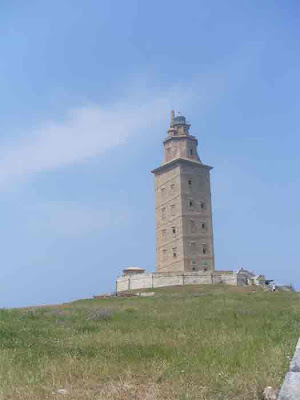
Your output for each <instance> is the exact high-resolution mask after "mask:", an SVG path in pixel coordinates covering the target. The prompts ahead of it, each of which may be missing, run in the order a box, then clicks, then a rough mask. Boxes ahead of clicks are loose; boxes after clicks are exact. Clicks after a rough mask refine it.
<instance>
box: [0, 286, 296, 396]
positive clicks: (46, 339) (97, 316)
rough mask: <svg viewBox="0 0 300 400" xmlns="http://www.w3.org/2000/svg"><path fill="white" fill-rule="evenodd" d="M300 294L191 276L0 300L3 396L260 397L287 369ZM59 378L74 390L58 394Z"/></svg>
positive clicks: (0, 386) (0, 387)
mask: <svg viewBox="0 0 300 400" xmlns="http://www.w3.org/2000/svg"><path fill="white" fill-rule="evenodd" d="M299 300H300V298H299V294H298V293H291V292H286V293H268V292H264V291H263V290H260V289H256V290H255V289H253V288H248V289H239V288H230V287H223V286H186V287H180V288H179V287H178V288H164V289H160V290H156V295H155V296H154V297H131V298H111V299H104V300H100V299H99V300H81V301H77V302H74V303H71V304H64V305H61V306H51V307H43V308H34V309H32V310H28V309H25V310H24V309H23V310H1V311H0V376H1V379H0V399H1V400H4V399H5V400H8V399H11V400H21V399H22V400H47V399H61V398H62V397H63V398H69V399H72V400H83V399H85V400H86V399H89V400H96V399H97V400H100V399H101V400H102V399H103V400H104V399H105V400H112V399H118V400H161V399H162V400H163V399H168V400H171V399H172V400H174V399H179V400H188V399H197V400H198V399H199V400H204V399H207V400H208V399H209V400H252V399H261V393H262V391H263V389H264V388H265V387H266V386H273V387H279V386H280V385H281V383H282V381H283V378H284V375H285V373H286V371H287V369H288V363H289V360H288V357H291V356H292V355H293V352H294V348H295V345H296V342H297V339H298V337H299V336H300V335H299V332H300V301H299ZM103 310H105V311H104V312H103ZM107 310H109V311H107ZM60 388H64V389H66V390H67V391H68V394H66V395H62V394H53V392H55V391H56V390H57V389H60Z"/></svg>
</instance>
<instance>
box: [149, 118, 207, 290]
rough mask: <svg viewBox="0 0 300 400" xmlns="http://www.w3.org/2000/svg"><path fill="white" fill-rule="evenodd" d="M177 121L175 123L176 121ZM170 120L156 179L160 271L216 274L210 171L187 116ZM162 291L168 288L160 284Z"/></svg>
mask: <svg viewBox="0 0 300 400" xmlns="http://www.w3.org/2000/svg"><path fill="white" fill-rule="evenodd" d="M172 121H173V122H172ZM172 121H171V127H170V129H169V130H168V136H167V138H166V139H165V140H164V146H165V158H164V161H163V164H162V165H161V166H160V167H158V168H156V169H155V170H153V171H152V172H153V173H154V174H155V193H156V195H155V199H156V238H157V239H156V241H157V272H158V273H160V274H165V273H168V274H170V273H172V274H173V273H179V274H180V273H187V272H194V271H198V272H206V271H210V272H212V271H214V246H213V225H212V205H211V189H210V170H211V168H212V167H210V166H208V165H204V164H202V163H201V161H200V158H199V156H198V153H197V145H198V141H197V139H196V138H195V137H194V136H192V135H191V134H190V133H189V129H190V124H188V123H187V122H186V119H185V117H183V116H177V117H174V119H173V120H172ZM161 286H166V285H165V284H164V285H161Z"/></svg>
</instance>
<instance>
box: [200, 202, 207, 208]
mask: <svg viewBox="0 0 300 400" xmlns="http://www.w3.org/2000/svg"><path fill="white" fill-rule="evenodd" d="M200 207H201V210H205V208H206V206H205V203H204V201H201V204H200Z"/></svg>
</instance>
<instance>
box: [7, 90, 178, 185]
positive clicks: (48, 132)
mask: <svg viewBox="0 0 300 400" xmlns="http://www.w3.org/2000/svg"><path fill="white" fill-rule="evenodd" d="M177 95H178V93H177ZM179 97H180V96H179ZM172 98H174V92H172V93H167V94H163V95H160V96H157V97H155V98H153V97H152V98H149V97H148V98H146V99H141V98H140V97H139V98H137V97H136V96H135V97H134V98H133V99H132V98H131V99H130V98H127V99H125V100H124V101H123V102H119V103H117V104H114V105H112V106H110V107H109V108H105V107H102V106H101V105H100V106H99V105H88V106H85V107H81V108H75V109H72V110H69V111H67V112H66V114H65V118H64V119H63V120H62V121H60V122H56V121H48V122H45V123H44V124H42V126H41V127H40V128H39V129H35V130H34V131H33V132H28V133H27V135H25V139H22V140H20V141H19V142H17V143H15V144H14V145H13V146H10V147H7V146H1V143H0V152H1V153H2V156H1V160H0V188H1V187H3V185H6V184H9V183H11V182H14V181H15V180H18V179H19V180H20V179H21V180H22V179H24V178H25V177H28V176H32V175H34V174H37V173H39V172H42V171H48V170H52V169H55V168H58V167H61V166H64V165H70V164H74V163H81V162H84V161H86V160H87V159H90V158H92V157H95V156H98V155H100V154H101V153H104V152H105V151H107V150H108V149H110V148H112V147H115V146H118V145H120V144H123V143H125V142H126V141H127V139H128V138H129V137H130V136H134V135H137V134H138V133H139V132H140V131H141V129H143V128H145V123H146V126H147V124H148V125H149V115H151V121H150V123H151V125H153V124H155V123H157V122H158V121H159V120H160V119H161V118H165V117H166V110H169V109H170V107H171V104H172Z"/></svg>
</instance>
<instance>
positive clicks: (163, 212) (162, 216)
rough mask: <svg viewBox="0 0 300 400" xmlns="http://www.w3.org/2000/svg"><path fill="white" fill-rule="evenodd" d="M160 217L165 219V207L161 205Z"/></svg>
mask: <svg viewBox="0 0 300 400" xmlns="http://www.w3.org/2000/svg"><path fill="white" fill-rule="evenodd" d="M161 218H162V219H165V218H166V207H163V208H162V209H161Z"/></svg>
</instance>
